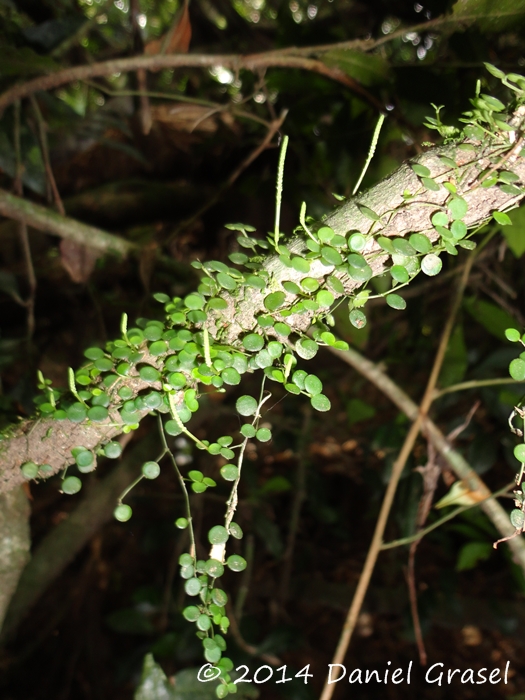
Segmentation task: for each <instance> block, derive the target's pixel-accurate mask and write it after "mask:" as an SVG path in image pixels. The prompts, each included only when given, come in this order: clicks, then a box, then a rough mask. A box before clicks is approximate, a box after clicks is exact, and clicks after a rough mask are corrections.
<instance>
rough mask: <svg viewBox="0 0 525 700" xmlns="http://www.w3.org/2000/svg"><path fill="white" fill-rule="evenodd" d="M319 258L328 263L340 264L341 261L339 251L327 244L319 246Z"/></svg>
mask: <svg viewBox="0 0 525 700" xmlns="http://www.w3.org/2000/svg"><path fill="white" fill-rule="evenodd" d="M321 260H322V261H323V262H324V263H325V264H328V265H340V264H341V263H342V262H343V258H342V257H341V253H340V252H339V251H338V250H336V249H335V248H330V247H329V246H323V247H322V248H321Z"/></svg>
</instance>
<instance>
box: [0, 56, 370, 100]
mask: <svg viewBox="0 0 525 700" xmlns="http://www.w3.org/2000/svg"><path fill="white" fill-rule="evenodd" d="M213 66H223V67H224V68H230V69H231V70H234V71H239V70H240V69H243V68H244V69H245V70H250V71H254V72H256V71H258V70H260V69H261V68H291V69H293V68H296V69H299V70H307V71H311V72H313V73H319V74H320V75H324V76H325V77H326V78H329V79H331V80H335V81H336V82H338V83H341V84H342V85H345V86H346V87H347V88H349V89H351V90H353V91H354V92H356V93H357V94H359V95H361V96H362V97H363V98H365V99H366V100H367V101H368V102H369V103H370V104H372V105H373V106H374V107H375V108H376V109H378V110H382V109H383V105H382V104H381V102H380V101H379V100H378V99H376V98H375V97H374V96H373V95H371V94H370V93H369V92H368V91H367V90H365V88H363V87H362V86H361V85H360V84H359V83H358V82H356V81H355V80H353V79H352V78H350V77H349V76H348V75H346V73H344V72H343V71H342V70H341V69H339V68H333V67H330V66H327V65H326V64H325V63H323V62H322V61H318V60H316V59H312V58H303V57H301V56H286V55H284V54H276V53H275V52H265V53H260V54H252V55H248V56H241V55H239V54H225V55H220V54H219V55H199V54H189V55H188V54H167V55H162V54H156V55H155V56H132V57H130V58H116V59H112V60H110V61H102V62H100V63H92V64H91V65H84V66H74V67H71V68H65V69H64V70H61V71H57V72H55V73H51V74H49V75H43V76H39V77H38V78H34V79H33V80H29V81H28V82H27V83H21V84H18V85H14V86H13V87H12V88H9V89H8V90H6V91H5V92H4V93H3V95H0V113H2V112H3V110H4V109H5V108H6V107H8V106H9V105H10V104H12V103H13V102H14V101H15V100H17V99H22V98H24V97H29V95H33V94H34V93H35V92H40V91H41V90H53V89H55V88H57V87H61V86H62V85H67V84H68V83H72V82H75V81H76V80H88V79H91V78H99V77H102V76H107V75H113V74H114V73H129V72H131V71H138V70H162V69H163V68H211V67H213Z"/></svg>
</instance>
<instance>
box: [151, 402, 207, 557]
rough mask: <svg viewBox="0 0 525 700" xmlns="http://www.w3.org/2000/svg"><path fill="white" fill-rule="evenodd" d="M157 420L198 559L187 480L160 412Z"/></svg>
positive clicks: (192, 548)
mask: <svg viewBox="0 0 525 700" xmlns="http://www.w3.org/2000/svg"><path fill="white" fill-rule="evenodd" d="M157 422H158V425H159V433H160V439H161V440H162V444H163V446H164V454H167V455H168V456H169V458H170V460H171V463H172V464H173V468H174V469H175V473H176V474H177V478H178V480H179V484H180V487H181V489H182V494H183V496H184V503H185V506H186V520H187V521H188V531H189V533H190V554H191V556H192V557H193V558H194V559H196V557H197V549H196V547H195V533H194V532H193V518H192V517H191V507H190V497H189V494H188V489H187V488H186V482H185V481H184V477H183V476H182V474H181V473H180V469H179V466H178V464H177V460H176V459H175V455H174V454H173V452H172V451H171V450H170V448H169V447H168V443H167V441H166V435H165V433H164V425H163V423H162V417H161V415H160V413H158V414H157Z"/></svg>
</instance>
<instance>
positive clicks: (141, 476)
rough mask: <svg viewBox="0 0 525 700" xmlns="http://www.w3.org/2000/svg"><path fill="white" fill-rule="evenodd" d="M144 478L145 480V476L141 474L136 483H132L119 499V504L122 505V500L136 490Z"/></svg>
mask: <svg viewBox="0 0 525 700" xmlns="http://www.w3.org/2000/svg"><path fill="white" fill-rule="evenodd" d="M143 478H144V474H140V475H139V476H137V478H136V479H135V481H132V482H131V484H130V485H129V486H128V487H127V488H125V489H124V491H123V492H122V493H121V494H120V496H119V499H118V502H119V503H122V500H123V499H124V498H126V496H127V495H128V493H129V492H130V491H132V490H133V489H134V488H135V486H136V485H137V484H139V483H140V482H141V481H142V479H143Z"/></svg>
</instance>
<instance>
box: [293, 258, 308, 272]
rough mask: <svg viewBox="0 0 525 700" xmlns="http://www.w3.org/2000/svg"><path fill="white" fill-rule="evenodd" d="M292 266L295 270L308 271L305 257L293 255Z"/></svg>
mask: <svg viewBox="0 0 525 700" xmlns="http://www.w3.org/2000/svg"><path fill="white" fill-rule="evenodd" d="M292 267H293V269H294V270H297V272H303V273H307V272H310V263H309V262H308V260H305V258H299V257H297V256H296V257H294V258H292Z"/></svg>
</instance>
